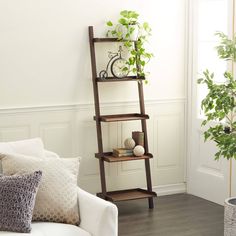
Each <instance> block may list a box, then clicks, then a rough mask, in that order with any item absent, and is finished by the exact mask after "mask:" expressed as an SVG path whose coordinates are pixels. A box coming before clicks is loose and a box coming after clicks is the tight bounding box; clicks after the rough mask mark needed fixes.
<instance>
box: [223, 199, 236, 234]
mask: <svg viewBox="0 0 236 236" xmlns="http://www.w3.org/2000/svg"><path fill="white" fill-rule="evenodd" d="M235 235H236V197H231V198H228V199H226V200H225V213H224V236H235Z"/></svg>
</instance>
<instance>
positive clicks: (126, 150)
mask: <svg viewBox="0 0 236 236" xmlns="http://www.w3.org/2000/svg"><path fill="white" fill-rule="evenodd" d="M113 153H117V154H126V153H129V154H133V149H127V148H114V149H113Z"/></svg>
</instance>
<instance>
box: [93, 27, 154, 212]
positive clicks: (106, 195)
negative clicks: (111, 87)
mask: <svg viewBox="0 0 236 236" xmlns="http://www.w3.org/2000/svg"><path fill="white" fill-rule="evenodd" d="M103 42H111V43H115V42H120V41H118V40H117V39H115V38H94V33H93V27H92V26H89V43H90V53H91V65H92V80H93V92H94V103H95V116H94V120H95V121H96V129H97V143H98V153H96V154H95V157H96V158H98V160H99V166H100V178H101V188H102V192H101V193H98V194H97V196H99V197H101V198H103V199H105V200H108V201H111V202H118V201H127V200H135V199H144V198H147V199H148V203H149V208H153V207H154V204H153V197H156V193H155V192H153V191H152V181H151V171H150V158H152V157H153V156H152V154H151V153H149V152H148V138H147V126H146V120H147V119H149V116H148V115H147V114H145V106H144V95H143V82H142V81H143V80H144V79H145V78H143V77H137V76H127V77H126V78H123V79H117V78H115V77H108V78H107V79H100V78H99V77H98V76H97V67H96V56H95V43H103ZM133 43H134V46H136V42H135V41H134V42H133ZM121 81H136V82H139V83H137V84H138V92H139V107H140V113H131V114H116V115H101V114H100V103H99V91H98V83H103V82H121ZM132 120H140V122H141V126H142V131H143V132H144V148H145V152H146V153H145V154H144V155H143V156H141V157H136V156H129V157H114V156H113V155H112V153H111V152H104V151H103V141H102V127H101V122H118V121H132ZM135 160H144V162H145V171H146V181H147V190H145V189H140V188H135V189H126V190H119V191H112V192H108V191H107V188H106V177H105V166H104V162H105V161H106V162H109V163H113V162H122V161H135Z"/></svg>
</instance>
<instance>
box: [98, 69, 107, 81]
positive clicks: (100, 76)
mask: <svg viewBox="0 0 236 236" xmlns="http://www.w3.org/2000/svg"><path fill="white" fill-rule="evenodd" d="M107 77H108V74H107V72H106V71H105V70H102V71H100V72H99V78H100V79H106V78H107Z"/></svg>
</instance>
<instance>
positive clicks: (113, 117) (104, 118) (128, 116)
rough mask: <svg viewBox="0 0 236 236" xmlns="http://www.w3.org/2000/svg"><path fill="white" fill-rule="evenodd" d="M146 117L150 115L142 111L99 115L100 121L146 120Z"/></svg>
mask: <svg viewBox="0 0 236 236" xmlns="http://www.w3.org/2000/svg"><path fill="white" fill-rule="evenodd" d="M146 119H149V116H148V115H146V114H140V113H130V114H116V115H105V116H100V117H99V121H103V122H116V121H131V120H146ZM94 120H96V116H94Z"/></svg>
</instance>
